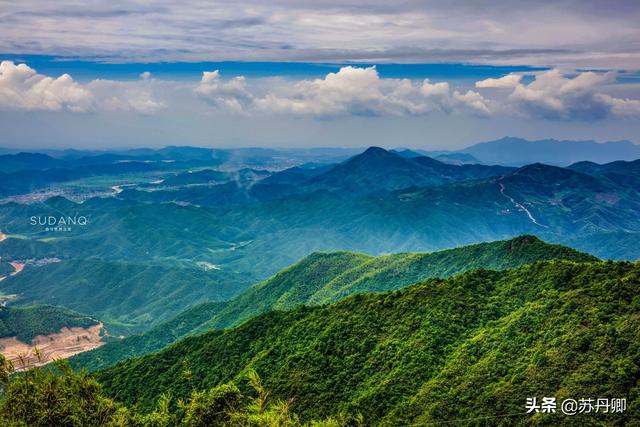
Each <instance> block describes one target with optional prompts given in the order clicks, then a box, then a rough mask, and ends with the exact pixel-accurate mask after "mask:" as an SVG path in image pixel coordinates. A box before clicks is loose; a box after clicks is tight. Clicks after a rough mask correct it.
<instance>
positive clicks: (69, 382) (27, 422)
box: [0, 362, 120, 427]
mask: <svg viewBox="0 0 640 427" xmlns="http://www.w3.org/2000/svg"><path fill="white" fill-rule="evenodd" d="M56 367H57V368H58V369H59V370H60V372H54V371H53V370H42V369H34V370H31V371H28V372H26V373H18V374H15V375H13V376H11V377H10V378H7V377H5V381H4V383H3V386H4V391H3V393H2V395H1V399H0V421H1V422H2V425H5V426H16V427H17V426H30V427H31V426H78V427H84V426H96V427H98V426H107V425H114V424H113V423H112V421H113V420H114V419H115V417H116V415H117V414H118V413H119V411H120V409H119V405H117V404H116V403H114V402H113V401H112V400H110V399H108V398H106V397H104V396H103V395H102V393H101V391H100V385H99V384H98V383H97V382H96V381H95V380H94V379H93V378H91V377H88V376H86V375H84V374H75V373H74V372H73V371H72V370H71V369H70V368H69V367H68V366H67V365H66V364H64V363H62V362H58V363H56Z"/></svg>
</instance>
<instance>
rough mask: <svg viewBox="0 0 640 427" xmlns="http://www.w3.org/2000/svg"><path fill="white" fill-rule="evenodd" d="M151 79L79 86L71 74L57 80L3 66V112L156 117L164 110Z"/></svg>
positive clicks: (23, 66) (20, 67)
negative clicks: (104, 112) (116, 113)
mask: <svg viewBox="0 0 640 427" xmlns="http://www.w3.org/2000/svg"><path fill="white" fill-rule="evenodd" d="M150 77H151V75H150V74H148V73H143V74H142V75H141V79H142V80H141V81H140V82H118V81H113V80H94V81H92V82H90V83H88V84H80V83H78V82H76V81H74V80H73V78H72V77H71V76H70V75H68V74H63V75H61V76H60V77H57V78H54V77H50V76H45V75H42V74H39V73H38V72H37V71H36V70H34V69H33V68H31V67H29V66H28V65H26V64H18V65H16V64H14V63H13V62H11V61H2V63H0V109H2V110H9V111H70V112H75V113H87V112H95V111H99V110H108V111H114V110H121V111H135V112H138V113H142V114H153V113H156V112H157V111H159V110H161V109H162V108H164V104H163V103H162V102H160V101H157V100H156V99H155V98H154V96H153V94H152V90H151V87H150V84H151V80H150Z"/></svg>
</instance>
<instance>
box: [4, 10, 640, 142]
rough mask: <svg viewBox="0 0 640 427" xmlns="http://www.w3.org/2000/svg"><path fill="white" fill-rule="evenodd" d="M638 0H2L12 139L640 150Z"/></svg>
mask: <svg viewBox="0 0 640 427" xmlns="http://www.w3.org/2000/svg"><path fill="white" fill-rule="evenodd" d="M639 22H640V3H638V2H637V1H625V0H619V1H600V0H580V1H577V0H576V1H572V0H556V1H545V0H541V1H536V2H531V1H520V0H511V1H499V0H494V1H485V0H477V1H464V2H463V1H455V0H449V1H445V0H423V1H410V0H399V1H396V2H389V1H370V0H357V1H356V0H343V1H334V0H325V1H321V2H320V1H293V0H270V1H263V0H252V1H240V2H238V1H215V2H212V1H197V0H186V1H181V2H177V1H142V0H138V1H133V0H113V1H109V2H104V1H91V0H89V1H82V2H79V1H64V0H63V1H56V2H50V1H42V0H37V1H31V0H23V1H20V2H15V1H4V0H0V34H1V36H0V61H1V65H0V130H1V132H2V133H1V135H2V137H1V140H0V146H4V147H13V148H24V149H31V148H34V149H35V148H66V147H74V148H91V149H95V148H112V147H140V146H146V147H151V146H164V145H170V144H171V145H200V146H217V147H239V146H254V147H310V146H357V147H362V146H368V145H379V146H386V147H412V148H424V149H438V150H446V149H451V150H454V149H458V148H462V147H465V146H468V145H471V144H473V143H477V142H481V141H486V140H491V139H497V138H500V137H503V136H506V135H510V136H518V137H523V138H528V139H542V138H558V139H572V140H582V139H593V140H597V141H607V140H621V139H628V140H631V141H633V142H636V143H640V138H639V137H638V134H639V132H638V131H640V25H639V24H638V23H639Z"/></svg>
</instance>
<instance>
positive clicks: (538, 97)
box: [476, 69, 640, 120]
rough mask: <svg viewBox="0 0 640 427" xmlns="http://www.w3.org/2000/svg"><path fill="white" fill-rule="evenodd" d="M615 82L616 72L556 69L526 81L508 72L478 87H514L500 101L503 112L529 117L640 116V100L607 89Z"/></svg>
mask: <svg viewBox="0 0 640 427" xmlns="http://www.w3.org/2000/svg"><path fill="white" fill-rule="evenodd" d="M615 81H616V73H615V72H607V73H594V72H591V71H587V72H581V73H578V74H576V75H575V76H573V77H572V76H566V75H564V74H563V73H562V72H561V71H560V70H557V69H554V70H550V71H546V72H543V73H539V74H536V75H535V76H534V79H533V81H531V82H530V83H528V84H524V83H522V81H521V77H520V76H519V75H518V76H515V75H507V76H504V77H502V78H499V79H486V80H482V81H479V82H476V87H478V88H505V89H512V91H511V93H510V94H509V95H508V96H507V97H506V98H505V99H500V100H499V101H498V102H499V103H500V104H501V109H502V110H503V111H513V112H516V113H519V114H523V115H526V116H529V117H538V118H545V119H559V120H576V119H577V120H597V119H604V118H606V117H608V116H610V115H616V116H635V115H640V101H638V100H634V99H621V98H616V97H613V96H611V95H609V94H607V93H606V92H605V90H606V88H607V86H608V85H611V84H613V83H614V82H615Z"/></svg>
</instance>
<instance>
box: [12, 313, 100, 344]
mask: <svg viewBox="0 0 640 427" xmlns="http://www.w3.org/2000/svg"><path fill="white" fill-rule="evenodd" d="M97 324H98V322H97V321H96V320H95V319H92V318H91V317H89V316H86V315H84V314H80V313H77V312H75V311H71V310H68V309H66V308H63V307H54V306H51V305H32V306H27V307H18V308H13V307H0V338H5V337H17V338H18V339H19V340H20V341H22V342H24V343H27V344H29V343H31V340H32V339H33V338H34V337H35V336H36V335H49V334H52V333H55V332H59V331H60V329H62V328H63V327H67V328H73V327H83V328H88V327H90V326H93V325H97Z"/></svg>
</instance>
